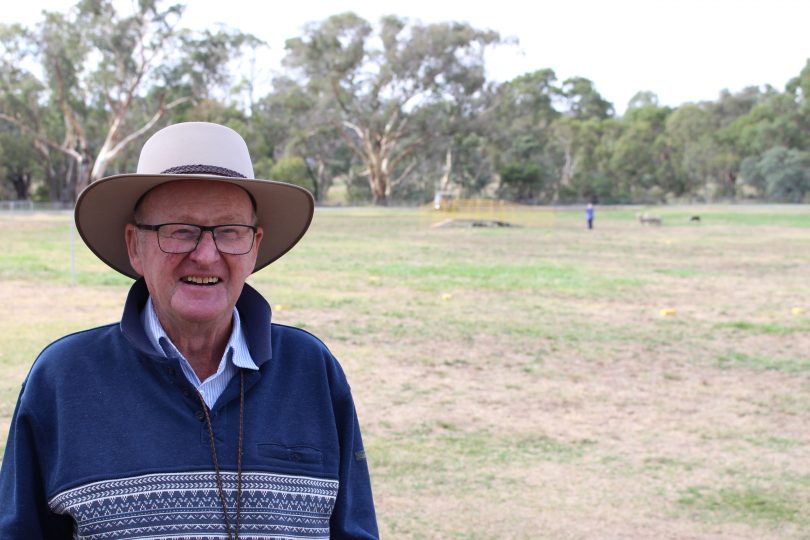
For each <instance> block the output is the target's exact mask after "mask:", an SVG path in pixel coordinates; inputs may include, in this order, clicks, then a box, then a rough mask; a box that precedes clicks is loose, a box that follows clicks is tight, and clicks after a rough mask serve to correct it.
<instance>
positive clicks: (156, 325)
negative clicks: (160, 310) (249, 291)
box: [141, 296, 259, 370]
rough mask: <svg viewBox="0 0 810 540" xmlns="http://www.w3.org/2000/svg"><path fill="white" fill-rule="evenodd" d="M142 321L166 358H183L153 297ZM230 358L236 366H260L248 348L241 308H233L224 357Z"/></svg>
mask: <svg viewBox="0 0 810 540" xmlns="http://www.w3.org/2000/svg"><path fill="white" fill-rule="evenodd" d="M141 322H142V323H143V328H144V330H145V331H146V336H147V337H148V338H149V342H150V343H151V344H152V346H153V347H154V348H155V350H156V351H157V352H159V353H162V354H163V355H164V356H165V357H166V358H178V357H179V358H183V355H182V353H180V351H179V350H178V349H177V347H175V345H174V343H172V340H171V338H169V335H168V334H167V333H166V330H165V329H164V328H163V325H162V324H160V320H159V319H158V316H157V312H156V311H155V305H154V304H153V303H152V297H151V296H150V297H149V299H148V300H147V301H146V305H145V306H144V308H143V311H142V312H141ZM226 358H230V360H231V362H233V364H234V365H235V366H236V367H240V368H246V369H253V370H258V369H259V367H258V366H257V365H256V363H255V362H254V361H253V357H252V356H251V355H250V349H248V346H247V341H246V340H245V334H244V331H243V330H242V323H241V321H240V319H239V310H238V309H236V307H234V308H233V325H232V328H231V336H230V338H229V339H228V343H227V344H226V345H225V352H224V354H223V359H226Z"/></svg>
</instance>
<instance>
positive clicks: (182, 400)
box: [0, 280, 377, 540]
mask: <svg viewBox="0 0 810 540" xmlns="http://www.w3.org/2000/svg"><path fill="white" fill-rule="evenodd" d="M147 294H148V293H147V291H146V286H145V284H144V283H143V281H142V280H139V281H137V282H135V284H134V285H133V287H132V289H131V291H130V293H129V297H128V299H127V302H126V306H125V308H124V314H123V317H122V320H121V323H120V325H119V324H115V325H109V326H104V327H100V328H96V329H92V330H88V331H85V332H79V333H77V334H72V335H69V336H66V337H64V338H62V339H60V340H58V341H56V342H55V343H53V344H51V345H50V346H48V347H47V348H46V349H45V350H44V351H43V352H42V353H41V354H40V356H39V358H38V359H37V360H36V362H35V363H34V365H33V367H32V369H31V372H30V373H29V375H28V377H27V379H26V381H25V382H24V384H23V388H22V391H21V393H20V397H19V400H18V402H17V407H16V409H15V411H14V417H13V420H12V424H11V430H10V433H9V438H8V444H7V447H6V453H5V457H4V459H3V464H2V470H0V538H2V539H3V540H13V539H20V540H23V539H25V540H35V539H40V538H42V539H46V538H47V539H61V538H65V539H67V538H73V537H74V535H75V537H76V538H93V539H102V538H116V539H117V538H134V537H138V538H166V537H172V538H217V537H225V525H224V517H223V512H222V507H221V502H220V499H219V495H218V492H217V489H216V480H215V475H214V471H213V465H212V459H211V451H210V441H209V435H208V429H207V427H206V423H205V421H204V415H203V411H202V405H201V403H200V400H199V397H198V396H197V394H196V390H195V389H194V388H193V387H192V386H191V385H190V383H189V382H188V381H187V379H186V378H185V376H184V375H183V373H182V371H181V369H180V366H179V364H178V362H177V360H176V359H167V358H164V357H162V356H159V355H157V354H156V353H155V351H154V349H153V348H152V346H151V344H150V343H149V340H148V338H147V336H146V334H145V333H144V330H143V327H142V325H141V322H140V318H139V312H140V310H141V308H142V307H143V305H144V303H145V302H146V299H147ZM237 308H238V309H239V313H240V317H241V319H242V326H243V329H244V331H245V335H246V339H247V343H248V347H249V349H250V353H251V355H252V357H253V359H254V361H255V362H256V364H257V365H258V366H259V371H258V372H251V371H249V370H248V371H247V372H246V373H245V426H244V450H243V465H242V470H243V473H242V475H243V478H242V498H241V532H240V537H241V538H291V537H295V538H327V537H331V538H376V537H377V526H376V520H375V514H374V505H373V501H372V495H371V485H370V481H369V474H368V468H367V464H366V460H365V452H364V450H363V443H362V440H361V437H360V429H359V425H358V422H357V416H356V413H355V409H354V404H353V401H352V397H351V391H350V388H349V385H348V383H347V381H346V378H345V376H344V374H343V371H342V370H341V368H340V366H339V364H338V362H337V361H336V360H335V358H334V357H333V356H332V355H331V353H330V352H329V350H328V349H327V348H326V347H325V346H324V345H323V343H322V342H321V341H320V340H318V339H317V338H315V337H314V336H312V335H311V334H309V333H307V332H304V331H303V330H300V329H297V328H292V327H288V326H282V325H278V324H271V322H270V309H269V306H268V305H267V302H266V301H265V300H264V298H262V297H261V295H260V294H259V293H258V292H256V291H255V290H254V289H252V288H251V287H250V286H248V285H245V288H244V290H243V292H242V295H241V296H240V298H239V302H238V303H237ZM210 417H211V422H212V424H213V430H214V434H215V436H216V448H217V454H218V458H219V462H220V467H221V470H222V480H223V487H224V489H225V493H226V500H227V502H228V505H229V509H230V514H231V523H233V521H234V516H235V493H236V472H235V471H236V454H237V442H238V432H239V377H234V379H233V380H231V382H230V384H229V386H228V387H227V388H226V389H225V391H224V392H223V394H222V396H220V398H219V399H218V401H217V403H216V404H215V405H214V407H213V408H212V409H211V411H210Z"/></svg>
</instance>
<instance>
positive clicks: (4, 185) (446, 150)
mask: <svg viewBox="0 0 810 540" xmlns="http://www.w3.org/2000/svg"><path fill="white" fill-rule="evenodd" d="M133 4H134V5H135V8H134V11H133V12H128V13H121V12H119V11H117V10H116V7H115V5H114V2H112V1H111V0H81V1H79V2H78V3H77V4H76V5H75V6H74V7H73V8H71V9H70V10H69V11H67V12H64V13H58V12H46V13H44V14H43V18H42V20H41V21H40V22H39V23H38V24H37V25H36V26H35V27H33V28H26V27H23V26H20V25H0V198H4V199H9V198H13V199H35V200H44V201H49V200H50V201H62V202H71V201H73V200H75V197H76V195H77V194H78V193H79V191H80V190H81V189H83V188H84V187H85V186H87V185H88V184H89V183H90V182H93V181H95V180H97V179H99V178H101V177H103V176H105V175H109V174H114V173H119V172H131V171H134V169H135V166H136V163H137V157H138V156H137V151H138V149H139V147H140V144H141V143H142V142H143V140H144V139H145V137H147V136H148V135H149V134H151V133H153V132H154V131H155V130H156V129H158V128H160V127H162V126H164V125H166V124H168V123H173V122H178V121H189V120H201V121H213V122H219V123H223V124H226V125H229V126H231V127H233V128H234V129H236V130H237V131H239V132H240V133H242V134H243V135H244V136H245V138H246V140H247V142H248V145H249V146H250V149H251V153H252V155H253V158H254V160H255V163H254V168H255V171H256V175H257V177H259V178H272V179H276V180H282V181H287V182H293V183H296V184H299V185H303V186H305V187H307V188H308V189H310V190H311V191H312V193H313V194H314V196H315V198H316V199H318V200H321V201H323V200H326V199H327V197H328V196H329V192H330V189H333V188H334V187H335V186H337V185H340V186H341V190H342V192H343V194H344V197H345V199H346V200H347V201H349V202H362V201H372V202H374V203H375V204H388V203H389V202H391V201H395V202H398V203H399V202H407V203H421V202H426V201H429V200H432V199H433V197H434V195H435V194H436V193H437V192H442V193H448V194H452V195H453V196H456V197H498V198H505V199H509V200H514V201H519V202H527V203H538V204H548V203H572V202H583V201H599V202H602V203H657V202H666V201H715V200H723V199H725V200H730V199H735V200H740V199H759V200H772V201H782V202H803V201H804V202H807V201H808V198H810V60H809V61H808V63H807V64H806V65H805V67H804V69H802V70H801V72H800V73H799V74H797V76H796V77H795V78H793V79H791V80H790V81H788V83H787V84H786V86H785V89H784V91H779V90H777V89H775V88H773V87H771V86H765V87H750V88H746V89H744V90H742V91H741V92H738V93H730V92H727V91H724V92H723V93H721V95H720V96H719V97H718V99H717V100H716V101H709V102H701V103H694V104H691V103H690V104H684V105H681V106H679V107H674V108H673V107H665V106H661V105H660V104H659V103H658V100H657V97H656V95H655V94H653V93H651V92H639V93H638V94H637V95H636V96H635V97H633V99H632V100H631V102H630V103H629V104H628V107H627V110H626V112H625V113H624V114H623V115H621V116H618V115H616V113H615V111H614V107H613V105H612V104H611V103H610V102H608V101H607V100H605V99H604V98H603V97H602V96H601V95H600V94H599V92H598V91H597V90H596V88H595V85H594V83H593V82H592V81H590V80H589V79H587V78H584V77H572V78H569V79H566V80H563V81H559V80H558V79H557V77H556V75H555V73H554V71H552V70H551V69H539V70H537V71H534V72H532V73H527V74H524V75H522V76H520V77H517V78H515V79H513V80H511V81H508V82H504V83H496V82H493V81H488V80H487V79H486V74H485V62H484V57H485V56H484V53H485V51H486V50H488V49H490V48H492V47H494V46H498V45H502V44H503V43H504V40H503V39H502V38H501V36H500V35H499V34H498V33H497V32H494V31H490V30H480V29H476V28H473V27H471V26H470V25H468V24H466V23H460V22H447V23H437V24H421V23H414V22H410V21H408V20H405V19H401V18H398V17H396V16H388V17H384V18H382V19H381V20H380V21H379V22H378V23H377V24H371V23H369V22H368V21H365V20H363V19H362V18H360V17H358V16H357V15H355V14H353V13H343V14H339V15H334V16H332V17H329V18H327V19H326V20H323V21H321V22H314V23H310V24H309V25H307V26H306V27H305V28H304V29H303V35H301V36H300V37H295V38H292V39H289V40H287V42H286V54H285V57H284V60H283V69H282V71H281V74H279V75H277V76H276V77H275V78H274V79H273V82H272V87H271V90H270V91H269V92H268V93H267V94H266V95H262V96H256V95H255V93H256V81H255V80H254V79H253V78H252V75H251V74H247V75H246V74H244V73H242V74H239V75H238V76H235V75H234V73H235V71H236V70H235V68H234V66H235V62H237V61H239V60H240V59H241V60H244V59H248V60H250V59H251V58H255V57H256V51H258V50H259V49H260V48H261V47H263V46H265V44H264V43H263V42H261V41H260V40H259V39H257V38H256V37H254V36H252V35H249V34H245V33H242V32H239V31H236V30H230V29H224V28H220V29H217V30H216V31H211V30H203V31H191V30H189V29H186V28H183V27H182V26H181V25H180V21H181V19H182V14H183V9H184V8H183V6H181V5H171V6H168V7H165V6H164V5H163V4H162V3H161V2H160V1H158V0H141V1H139V2H137V3H133ZM243 71H244V70H243Z"/></svg>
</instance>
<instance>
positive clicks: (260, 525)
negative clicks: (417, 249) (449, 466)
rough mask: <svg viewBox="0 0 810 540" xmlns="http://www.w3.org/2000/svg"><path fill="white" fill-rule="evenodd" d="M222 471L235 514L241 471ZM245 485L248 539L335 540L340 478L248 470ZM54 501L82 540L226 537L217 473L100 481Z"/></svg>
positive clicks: (244, 520) (242, 534)
mask: <svg viewBox="0 0 810 540" xmlns="http://www.w3.org/2000/svg"><path fill="white" fill-rule="evenodd" d="M221 476H222V484H223V486H222V487H223V490H224V492H225V499H226V503H227V504H228V506H229V508H230V512H232V513H235V508H236V499H235V497H236V473H232V472H223V473H222V474H221ZM242 486H243V488H242V501H241V529H240V530H241V532H240V537H242V538H246V539H249V538H255V539H257V540H259V539H271V538H272V539H283V538H290V539H304V538H307V539H312V538H328V537H329V517H330V516H331V514H332V509H333V508H334V505H335V498H336V496H337V491H338V481H337V480H327V479H322V478H311V477H306V476H288V475H279V474H272V473H261V472H248V473H243V474H242ZM49 506H50V507H51V509H52V510H53V511H54V512H56V513H58V514H66V515H69V516H71V517H72V518H73V519H74V520H75V521H76V532H75V538H76V539H81V540H104V539H112V538H122V539H123V538H126V539H135V538H185V539H194V538H199V539H208V538H221V537H222V535H224V534H225V525H224V519H223V516H222V508H221V506H220V500H219V495H218V494H217V489H216V477H215V474H214V472H213V471H209V472H195V473H168V474H148V475H142V476H135V477H130V478H120V479H115V480H104V481H100V482H93V483H91V484H86V485H83V486H79V487H76V488H73V489H70V490H67V491H64V492H62V493H60V494H58V495H56V496H55V497H53V498H52V499H51V500H50V501H49ZM231 519H233V518H231Z"/></svg>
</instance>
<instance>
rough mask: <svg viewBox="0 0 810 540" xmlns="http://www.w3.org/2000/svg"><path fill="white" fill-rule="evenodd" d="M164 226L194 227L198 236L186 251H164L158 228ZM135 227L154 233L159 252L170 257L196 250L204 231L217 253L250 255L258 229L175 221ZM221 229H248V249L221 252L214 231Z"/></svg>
mask: <svg viewBox="0 0 810 540" xmlns="http://www.w3.org/2000/svg"><path fill="white" fill-rule="evenodd" d="M166 225H186V226H188V227H196V228H197V229H200V234H199V235H198V236H197V241H196V242H194V247H193V248H191V249H189V250H188V251H166V250H165V249H163V246H162V245H161V244H160V228H161V227H165V226H166ZM135 227H136V228H137V229H140V230H142V231H155V232H156V233H158V234H157V241H158V247H159V248H160V251H162V252H163V253H168V254H170V255H181V254H183V253H191V252H192V251H194V250H195V249H197V246H199V245H200V240H202V236H203V234H204V233H205V232H206V231H208V232H210V233H211V239H212V240H213V241H214V245H215V246H216V248H217V251H219V252H220V253H224V254H225V255H245V254H247V253H250V250H251V249H253V244H254V243H255V242H256V231H258V229H259V228H258V227H257V226H256V225H245V224H244V223H222V224H220V225H195V224H194V223H180V222H176V221H172V222H169V223H160V224H157V225H149V224H146V223H135ZM221 227H247V228H248V229H250V230H252V231H253V234H252V235H251V237H250V247H249V248H247V250H246V251H243V252H241V253H229V252H227V251H222V250H221V249H220V248H219V244H217V235H216V229H219V228H221Z"/></svg>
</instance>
